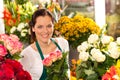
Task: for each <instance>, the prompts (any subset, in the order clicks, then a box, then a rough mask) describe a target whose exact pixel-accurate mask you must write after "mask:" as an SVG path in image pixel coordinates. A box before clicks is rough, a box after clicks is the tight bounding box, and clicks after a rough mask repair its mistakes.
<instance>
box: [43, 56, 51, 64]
mask: <svg viewBox="0 0 120 80" xmlns="http://www.w3.org/2000/svg"><path fill="white" fill-rule="evenodd" d="M42 63H43V65H45V66H51V65H52V59H51V58H50V57H46V58H45V59H44V60H43V61H42Z"/></svg>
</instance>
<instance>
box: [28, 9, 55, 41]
mask: <svg viewBox="0 0 120 80" xmlns="http://www.w3.org/2000/svg"><path fill="white" fill-rule="evenodd" d="M46 15H47V16H49V17H51V20H52V22H53V24H54V22H55V19H54V17H53V15H52V13H50V12H49V11H48V10H47V9H38V10H36V11H35V12H34V13H33V15H32V19H31V21H30V22H29V26H30V33H31V42H33V41H36V36H35V33H34V32H33V31H32V28H33V27H34V26H35V24H36V19H37V17H39V16H46Z"/></svg>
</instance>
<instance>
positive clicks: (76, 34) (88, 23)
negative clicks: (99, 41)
mask: <svg viewBox="0 0 120 80" xmlns="http://www.w3.org/2000/svg"><path fill="white" fill-rule="evenodd" d="M55 30H57V31H59V32H60V34H61V35H62V36H64V37H65V38H66V39H67V40H68V41H69V43H70V45H73V46H75V47H77V46H78V45H79V44H80V43H81V42H83V41H85V40H87V38H88V36H89V35H90V34H92V33H96V34H99V33H100V28H99V26H98V25H97V24H96V23H95V22H94V21H93V20H92V19H90V18H85V17H83V16H81V15H79V14H76V15H75V16H74V17H73V18H69V17H68V16H62V17H61V18H60V19H59V21H58V22H57V23H55Z"/></svg>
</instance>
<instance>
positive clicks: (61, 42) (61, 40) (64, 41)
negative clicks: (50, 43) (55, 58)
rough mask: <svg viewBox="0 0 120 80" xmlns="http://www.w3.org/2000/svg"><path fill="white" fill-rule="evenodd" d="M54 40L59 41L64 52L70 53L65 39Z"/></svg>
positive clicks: (57, 38)
mask: <svg viewBox="0 0 120 80" xmlns="http://www.w3.org/2000/svg"><path fill="white" fill-rule="evenodd" d="M54 39H55V40H56V41H57V43H58V44H59V46H60V47H61V48H62V50H63V51H69V43H68V41H67V40H66V39H65V38H63V37H56V38H54Z"/></svg>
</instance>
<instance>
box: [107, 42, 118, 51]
mask: <svg viewBox="0 0 120 80" xmlns="http://www.w3.org/2000/svg"><path fill="white" fill-rule="evenodd" d="M116 47H117V43H115V42H110V44H109V45H108V49H109V50H110V49H112V48H116Z"/></svg>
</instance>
